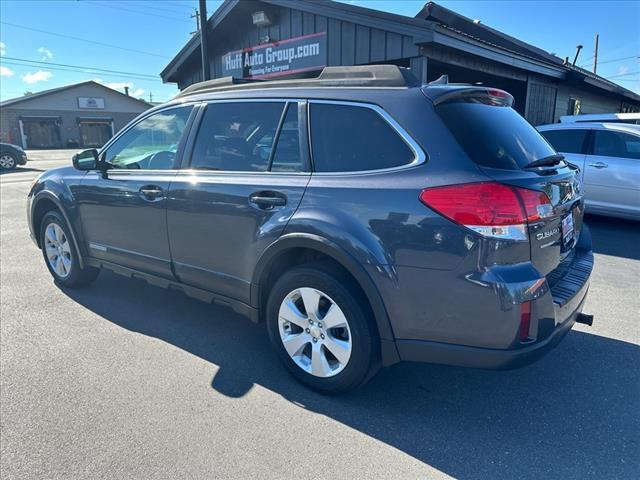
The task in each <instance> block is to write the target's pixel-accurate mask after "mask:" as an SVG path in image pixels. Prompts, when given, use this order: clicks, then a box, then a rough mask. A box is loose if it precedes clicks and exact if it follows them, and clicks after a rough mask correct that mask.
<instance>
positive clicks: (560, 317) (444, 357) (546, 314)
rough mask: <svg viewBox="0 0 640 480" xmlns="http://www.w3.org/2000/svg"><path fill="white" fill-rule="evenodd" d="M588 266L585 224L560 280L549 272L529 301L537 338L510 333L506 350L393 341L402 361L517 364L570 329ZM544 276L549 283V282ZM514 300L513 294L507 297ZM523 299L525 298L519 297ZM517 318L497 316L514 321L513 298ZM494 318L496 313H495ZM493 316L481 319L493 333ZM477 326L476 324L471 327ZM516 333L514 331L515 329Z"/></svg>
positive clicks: (590, 256)
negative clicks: (526, 338) (520, 338)
mask: <svg viewBox="0 0 640 480" xmlns="http://www.w3.org/2000/svg"><path fill="white" fill-rule="evenodd" d="M592 270H593V252H592V247H591V234H590V232H589V229H588V227H587V226H586V225H584V226H583V229H582V233H581V236H580V239H579V241H578V244H577V245H576V247H575V253H574V257H573V260H572V261H571V264H570V265H569V266H568V268H566V269H565V270H564V271H563V272H562V276H560V278H553V279H552V280H550V276H548V277H547V278H546V279H545V281H544V284H543V285H542V286H541V288H540V289H539V290H538V292H539V293H540V294H539V295H537V296H536V295H535V294H534V297H533V298H532V299H531V301H532V318H531V321H532V330H531V331H533V332H535V335H534V336H535V338H536V340H535V341H533V342H532V343H520V342H519V341H518V340H517V339H516V338H514V337H515V336H514V337H512V339H513V340H512V341H511V342H510V346H509V347H508V348H488V347H483V346H471V345H460V344H454V343H444V342H437V341H430V340H425V339H423V340H415V339H397V340H396V345H397V348H398V353H399V355H400V358H401V360H406V361H417V362H428V363H440V364H446V365H455V366H462V367H474V368H486V369H510V368H517V367H521V366H524V365H527V364H529V363H532V362H534V361H535V360H537V359H539V358H540V357H542V356H543V355H544V354H545V353H547V352H548V351H549V350H551V349H552V348H553V347H555V346H556V345H557V344H558V343H559V342H560V341H561V340H562V339H563V338H564V336H565V335H566V334H567V333H568V332H569V330H571V328H572V327H573V324H574V323H575V322H576V318H577V317H578V315H579V314H580V313H581V312H582V307H583V305H584V302H585V300H586V296H587V292H588V290H589V282H590V277H591V272H592ZM547 280H550V281H552V285H551V286H549V285H548V283H547ZM519 285H520V284H518V283H516V284H509V283H502V284H500V288H499V289H498V290H503V291H507V290H509V289H514V290H515V289H516V287H518V286H519ZM511 298H515V297H511ZM523 300H526V298H523ZM514 303H515V304H514V305H513V306H514V307H516V308H515V312H516V316H515V318H513V319H511V320H510V319H509V317H506V316H504V317H501V318H502V320H503V321H505V322H507V323H513V326H514V327H516V328H517V324H516V323H515V322H516V321H517V320H516V319H517V318H518V315H517V313H518V312H519V311H520V310H519V308H518V307H519V306H518V305H517V303H519V302H514ZM495 316H496V317H499V312H497V311H496V314H495ZM492 321H493V319H489V318H482V323H484V324H485V326H488V325H492V330H491V331H494V332H496V334H497V332H498V330H497V329H496V327H495V326H493V323H491V322H492ZM476 328H477V327H476ZM514 331H515V330H514Z"/></svg>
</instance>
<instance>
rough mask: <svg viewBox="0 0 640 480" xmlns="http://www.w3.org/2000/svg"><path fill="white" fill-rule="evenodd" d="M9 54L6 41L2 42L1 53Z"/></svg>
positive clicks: (0, 44)
mask: <svg viewBox="0 0 640 480" xmlns="http://www.w3.org/2000/svg"><path fill="white" fill-rule="evenodd" d="M6 54H7V46H6V45H5V44H4V42H0V55H6Z"/></svg>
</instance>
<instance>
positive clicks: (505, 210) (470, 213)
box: [420, 182, 553, 240]
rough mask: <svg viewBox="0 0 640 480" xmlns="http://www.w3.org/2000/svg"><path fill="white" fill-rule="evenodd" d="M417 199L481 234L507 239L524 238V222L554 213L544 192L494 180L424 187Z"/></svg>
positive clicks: (525, 236)
mask: <svg viewBox="0 0 640 480" xmlns="http://www.w3.org/2000/svg"><path fill="white" fill-rule="evenodd" d="M420 201H422V203H424V204H425V205H426V206H428V207H429V208H431V209H433V210H435V211H436V212H438V213H440V214H441V215H443V216H445V217H447V218H449V219H450V220H453V221H454V222H456V223H459V224H460V225H464V226H465V227H467V228H469V229H471V230H473V231H475V232H477V233H479V234H481V235H484V236H487V237H495V238H504V239H510V240H526V239H527V224H528V223H529V222H535V221H538V220H541V219H543V218H545V217H548V216H550V215H551V214H552V213H553V208H552V205H551V202H550V201H549V197H547V195H546V194H545V193H543V192H538V191H535V190H528V189H526V188H520V187H514V186H511V185H503V184H501V183H497V182H483V183H468V184H462V185H449V186H445V187H435V188H427V189H425V190H423V191H422V192H421V193H420Z"/></svg>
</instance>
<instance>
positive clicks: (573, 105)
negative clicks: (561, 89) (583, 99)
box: [567, 97, 582, 115]
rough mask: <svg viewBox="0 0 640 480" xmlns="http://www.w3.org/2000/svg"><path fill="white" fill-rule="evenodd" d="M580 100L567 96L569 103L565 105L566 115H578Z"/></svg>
mask: <svg viewBox="0 0 640 480" xmlns="http://www.w3.org/2000/svg"><path fill="white" fill-rule="evenodd" d="M581 106H582V105H581V103H580V100H578V99H577V98H573V97H569V104H568V105H567V115H580V110H581V108H580V107H581Z"/></svg>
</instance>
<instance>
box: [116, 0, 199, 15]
mask: <svg viewBox="0 0 640 480" xmlns="http://www.w3.org/2000/svg"><path fill="white" fill-rule="evenodd" d="M110 3H124V4H125V5H128V6H130V7H134V8H145V7H148V6H149V5H153V6H152V7H151V9H152V10H161V11H163V12H167V13H172V14H174V15H180V14H182V15H185V14H186V12H185V11H184V10H176V9H175V8H176V7H173V8H163V7H167V2H163V1H155V2H153V3H151V2H148V1H144V0H143V1H142V2H135V1H127V0H111V2H110ZM158 5H162V7H159V6H158ZM169 6H170V5H169ZM184 7H187V9H189V10H191V9H192V7H191V6H190V5H187V4H184V5H182V7H181V8H184Z"/></svg>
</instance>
